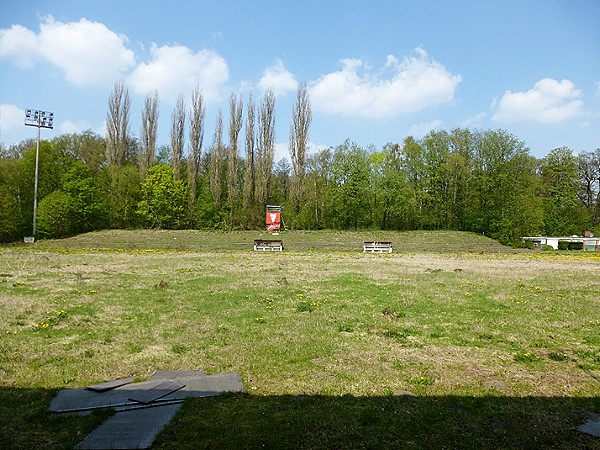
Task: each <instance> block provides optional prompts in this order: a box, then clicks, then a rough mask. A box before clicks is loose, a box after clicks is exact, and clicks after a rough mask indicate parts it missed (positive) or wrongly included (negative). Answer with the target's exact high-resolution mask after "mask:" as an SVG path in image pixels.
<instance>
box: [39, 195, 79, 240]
mask: <svg viewBox="0 0 600 450" xmlns="http://www.w3.org/2000/svg"><path fill="white" fill-rule="evenodd" d="M36 225H37V233H38V234H39V236H41V237H46V238H62V237H67V236H71V235H73V234H74V233H75V230H76V227H77V207H76V205H75V201H74V200H73V198H72V197H71V196H70V195H69V194H67V193H65V192H63V191H59V190H57V191H54V192H52V193H51V194H48V195H47V196H45V197H44V198H43V200H42V201H41V202H40V204H39V206H38V213H37V223H36Z"/></svg>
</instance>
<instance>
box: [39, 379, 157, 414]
mask: <svg viewBox="0 0 600 450" xmlns="http://www.w3.org/2000/svg"><path fill="white" fill-rule="evenodd" d="M161 383H163V381H160V380H156V381H144V382H141V383H131V384H126V385H123V386H119V387H118V388H115V389H112V390H109V391H105V392H94V391H90V390H88V389H64V390H62V391H59V392H58V394H57V395H56V396H55V397H54V398H53V399H52V401H51V402H50V406H49V408H48V411H49V412H52V413H79V414H89V413H90V412H91V410H92V409H94V408H109V407H116V406H123V405H126V404H134V403H135V402H132V401H131V400H129V398H130V397H135V396H137V395H142V394H143V393H144V392H145V391H148V390H150V389H153V388H155V387H156V386H158V385H159V384H161Z"/></svg>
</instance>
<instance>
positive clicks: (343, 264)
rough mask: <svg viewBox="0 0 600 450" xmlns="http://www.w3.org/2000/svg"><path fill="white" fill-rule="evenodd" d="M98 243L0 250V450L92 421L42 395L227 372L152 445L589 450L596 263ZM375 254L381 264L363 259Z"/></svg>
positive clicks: (419, 237) (458, 238) (378, 235)
mask: <svg viewBox="0 0 600 450" xmlns="http://www.w3.org/2000/svg"><path fill="white" fill-rule="evenodd" d="M255 237H260V234H259V233H250V232H232V233H217V232H215V233H205V232H166V231H143V232H123V231H106V232H102V233H91V234H87V235H82V236H78V237H76V238H72V239H66V240H57V241H40V242H38V243H36V244H35V245H33V246H30V247H24V246H7V247H3V248H0V314H1V316H2V321H1V322H0V424H1V425H0V447H1V448H9V449H10V448H15V449H17V448H39V447H41V446H44V447H46V448H65V449H66V448H72V447H73V446H74V445H75V444H76V443H77V442H79V441H80V440H81V439H82V438H83V436H85V434H86V433H87V432H89V430H91V429H93V428H94V427H95V426H96V425H97V424H98V423H100V422H101V421H102V420H103V419H104V417H105V416H102V415H94V416H91V417H85V418H81V417H62V418H50V417H48V415H47V414H46V408H47V406H48V403H49V402H50V400H51V398H52V396H53V395H54V394H55V392H56V391H57V390H58V389H62V388H65V387H78V386H85V385H88V384H91V383H97V382H101V381H107V380H112V379H115V378H120V377H125V376H136V377H139V378H140V379H144V378H146V377H148V376H149V375H150V374H151V373H152V372H153V371H154V370H156V369H188V370H191V369H203V370H205V371H207V372H208V373H219V372H225V371H235V372H239V373H240V375H241V376H242V379H243V381H244V384H245V386H246V388H247V390H248V393H247V394H244V395H225V396H222V397H219V398H214V399H201V400H190V401H188V402H186V404H185V405H184V408H183V409H182V411H181V412H180V414H178V416H177V418H176V420H175V421H174V422H173V424H172V425H171V426H170V427H168V428H167V429H166V430H165V431H164V433H162V434H161V436H160V437H159V439H158V441H157V442H156V443H155V446H154V448H164V449H167V448H178V449H181V448H184V449H185V448H190V449H195V448H240V447H241V448H262V447H267V448H357V447H360V448H364V447H366V448H394V447H395V448H424V447H425V448H515V449H516V448H544V447H555V448H594V446H596V447H598V446H599V442H598V440H597V439H596V440H594V438H592V437H589V436H587V435H584V434H580V433H578V432H576V431H574V430H573V427H575V426H577V425H579V424H581V423H583V421H585V418H586V417H587V416H586V415H587V414H591V413H596V414H600V398H599V395H598V392H600V320H599V318H600V302H599V300H598V292H600V278H599V277H598V270H599V269H600V258H599V257H598V255H597V254H593V253H585V254H584V253H574V252H551V253H546V252H531V251H519V252H517V251H513V250H511V249H508V248H506V247H502V246H500V245H499V244H497V243H495V242H494V241H491V240H489V239H487V238H484V237H481V236H477V235H474V234H467V233H456V232H411V233H393V232H390V233H383V232H346V233H344V232H330V231H324V232H289V233H285V234H283V235H282V236H281V237H282V238H283V239H284V242H285V245H286V251H285V252H283V253H254V252H252V251H251V246H252V240H253V239H254V238H255ZM363 240H391V241H393V242H394V248H395V250H394V253H393V254H391V255H370V254H362V253H361V243H362V241H363Z"/></svg>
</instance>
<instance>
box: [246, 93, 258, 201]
mask: <svg viewBox="0 0 600 450" xmlns="http://www.w3.org/2000/svg"><path fill="white" fill-rule="evenodd" d="M255 121H256V118H255V111H254V100H253V98H252V94H250V95H249V97H248V106H247V107H246V166H245V168H244V192H243V205H244V209H245V210H247V211H248V210H249V208H250V206H251V205H252V204H253V203H254V181H255V177H254V170H255V163H256V161H255V159H256V157H255V132H254V126H255Z"/></svg>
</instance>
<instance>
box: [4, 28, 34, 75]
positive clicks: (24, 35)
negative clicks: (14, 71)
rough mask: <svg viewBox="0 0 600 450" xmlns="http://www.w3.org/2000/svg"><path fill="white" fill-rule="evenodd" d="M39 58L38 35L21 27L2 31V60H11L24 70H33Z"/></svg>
mask: <svg viewBox="0 0 600 450" xmlns="http://www.w3.org/2000/svg"><path fill="white" fill-rule="evenodd" d="M38 57H39V43H38V37H37V36H36V34H35V33H34V32H33V31H31V30H29V29H27V28H25V27H24V26H21V25H13V26H12V27H10V28H5V29H0V59H10V60H12V61H13V63H14V64H15V65H16V66H17V67H20V68H22V69H31V68H32V67H33V66H34V63H35V60H36V59H37V58H38Z"/></svg>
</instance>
